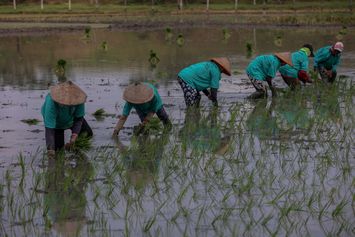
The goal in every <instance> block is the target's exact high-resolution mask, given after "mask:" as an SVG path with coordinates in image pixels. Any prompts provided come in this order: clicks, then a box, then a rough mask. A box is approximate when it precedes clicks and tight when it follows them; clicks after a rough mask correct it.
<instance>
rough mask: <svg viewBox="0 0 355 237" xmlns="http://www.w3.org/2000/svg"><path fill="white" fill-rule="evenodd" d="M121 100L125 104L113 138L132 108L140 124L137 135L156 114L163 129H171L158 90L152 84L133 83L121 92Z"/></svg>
mask: <svg viewBox="0 0 355 237" xmlns="http://www.w3.org/2000/svg"><path fill="white" fill-rule="evenodd" d="M123 99H124V100H125V101H126V103H125V105H124V107H123V112H122V116H120V119H119V120H118V122H117V125H116V127H115V129H114V131H113V134H112V135H113V136H117V135H118V134H119V132H120V131H121V130H122V128H123V126H124V124H125V122H126V120H127V118H128V115H129V113H130V112H131V110H132V108H134V109H135V110H136V111H137V114H138V116H139V118H140V120H141V122H142V123H141V124H140V126H139V129H138V133H139V131H142V130H143V128H144V126H145V125H146V124H147V123H148V122H149V120H150V119H151V118H152V117H153V116H154V114H157V116H158V118H159V119H160V120H161V121H162V122H163V124H164V126H165V127H167V128H169V127H171V122H170V119H169V116H168V114H167V113H166V111H165V109H164V106H163V102H162V100H161V98H160V95H159V93H158V90H157V88H156V87H155V86H153V85H152V84H150V83H134V84H132V85H129V86H128V87H127V88H126V89H125V90H124V92H123Z"/></svg>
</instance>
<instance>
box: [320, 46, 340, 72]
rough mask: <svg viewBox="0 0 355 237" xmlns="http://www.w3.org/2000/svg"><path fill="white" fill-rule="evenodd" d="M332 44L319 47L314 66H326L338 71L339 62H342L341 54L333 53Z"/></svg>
mask: <svg viewBox="0 0 355 237" xmlns="http://www.w3.org/2000/svg"><path fill="white" fill-rule="evenodd" d="M331 47H332V46H326V47H324V48H320V49H318V51H317V52H316V54H315V55H314V67H321V66H322V67H325V68H326V69H327V70H332V71H334V72H335V71H336V69H337V66H338V64H339V63H340V54H337V55H332V53H331V52H330V48H331Z"/></svg>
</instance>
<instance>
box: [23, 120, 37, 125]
mask: <svg viewBox="0 0 355 237" xmlns="http://www.w3.org/2000/svg"><path fill="white" fill-rule="evenodd" d="M21 122H23V123H27V124H28V125H37V124H38V123H39V122H41V121H40V120H38V119H22V120H21Z"/></svg>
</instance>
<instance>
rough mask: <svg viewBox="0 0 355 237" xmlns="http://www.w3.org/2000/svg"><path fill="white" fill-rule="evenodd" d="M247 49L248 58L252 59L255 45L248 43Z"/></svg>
mask: <svg viewBox="0 0 355 237" xmlns="http://www.w3.org/2000/svg"><path fill="white" fill-rule="evenodd" d="M245 47H246V51H247V58H250V57H251V55H252V54H253V45H252V43H250V42H247V43H246V44H245Z"/></svg>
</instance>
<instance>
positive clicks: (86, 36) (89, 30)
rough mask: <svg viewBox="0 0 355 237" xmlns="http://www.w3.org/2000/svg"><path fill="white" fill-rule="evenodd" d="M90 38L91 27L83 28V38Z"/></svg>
mask: <svg viewBox="0 0 355 237" xmlns="http://www.w3.org/2000/svg"><path fill="white" fill-rule="evenodd" d="M90 36H91V27H90V26H87V27H85V30H84V37H85V39H90Z"/></svg>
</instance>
